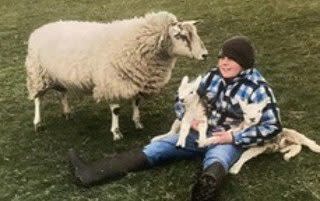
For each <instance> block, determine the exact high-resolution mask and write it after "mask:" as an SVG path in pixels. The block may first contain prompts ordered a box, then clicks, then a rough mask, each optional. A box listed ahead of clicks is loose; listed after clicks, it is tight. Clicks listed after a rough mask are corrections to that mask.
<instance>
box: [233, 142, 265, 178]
mask: <svg viewBox="0 0 320 201" xmlns="http://www.w3.org/2000/svg"><path fill="white" fill-rule="evenodd" d="M267 148H268V147H267V146H262V147H252V148H250V149H248V150H246V151H245V152H243V154H242V155H241V157H240V158H239V160H238V161H237V162H236V163H235V164H234V165H233V166H232V167H231V168H230V169H229V172H230V173H231V174H238V173H239V172H240V170H241V168H242V166H243V165H244V164H245V163H246V162H247V161H248V160H250V159H252V158H254V157H256V156H258V155H260V154H262V153H263V152H265V151H266V150H267Z"/></svg>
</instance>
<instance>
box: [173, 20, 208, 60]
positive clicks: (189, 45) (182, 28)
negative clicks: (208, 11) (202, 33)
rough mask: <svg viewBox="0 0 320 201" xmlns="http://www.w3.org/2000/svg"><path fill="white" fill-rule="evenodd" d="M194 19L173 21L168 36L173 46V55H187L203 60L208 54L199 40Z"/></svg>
mask: <svg viewBox="0 0 320 201" xmlns="http://www.w3.org/2000/svg"><path fill="white" fill-rule="evenodd" d="M195 23H196V21H185V22H175V23H173V24H171V25H170V27H169V36H170V38H171V41H172V44H173V47H172V54H173V55H181V56H187V57H190V58H196V59H199V60H203V59H205V58H206V57H207V56H208V50H207V49H206V48H205V46H204V44H203V42H202V41H201V39H200V37H199V35H198V33H197V29H196V27H195V25H194V24H195Z"/></svg>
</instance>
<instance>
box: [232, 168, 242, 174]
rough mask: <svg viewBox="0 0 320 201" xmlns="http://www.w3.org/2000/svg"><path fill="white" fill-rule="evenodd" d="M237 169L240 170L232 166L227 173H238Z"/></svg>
mask: <svg viewBox="0 0 320 201" xmlns="http://www.w3.org/2000/svg"><path fill="white" fill-rule="evenodd" d="M239 171H240V170H238V169H236V168H232V167H231V168H230V169H229V173H230V174H238V173H239Z"/></svg>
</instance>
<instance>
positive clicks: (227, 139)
mask: <svg viewBox="0 0 320 201" xmlns="http://www.w3.org/2000/svg"><path fill="white" fill-rule="evenodd" d="M210 141H211V144H232V143H233V136H232V134H231V132H228V131H222V132H214V133H213V134H212V137H210Z"/></svg>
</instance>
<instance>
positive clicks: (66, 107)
mask: <svg viewBox="0 0 320 201" xmlns="http://www.w3.org/2000/svg"><path fill="white" fill-rule="evenodd" d="M61 105H62V115H63V116H64V117H65V118H66V120H69V119H71V109H70V106H69V103H68V97H67V92H61Z"/></svg>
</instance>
